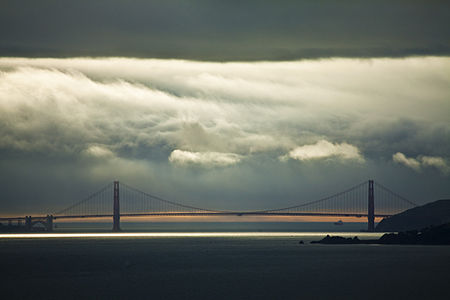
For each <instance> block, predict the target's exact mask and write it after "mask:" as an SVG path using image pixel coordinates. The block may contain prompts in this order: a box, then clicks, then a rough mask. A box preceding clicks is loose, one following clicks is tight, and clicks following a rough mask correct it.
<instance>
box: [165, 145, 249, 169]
mask: <svg viewBox="0 0 450 300" xmlns="http://www.w3.org/2000/svg"><path fill="white" fill-rule="evenodd" d="M241 158H242V157H241V156H240V155H237V154H234V153H220V152H190V151H183V150H179V149H176V150H174V151H172V153H171V154H170V156H169V161H170V162H171V163H173V164H177V165H182V166H187V165H197V166H204V167H225V166H231V165H235V164H237V163H238V162H239V161H240V160H241Z"/></svg>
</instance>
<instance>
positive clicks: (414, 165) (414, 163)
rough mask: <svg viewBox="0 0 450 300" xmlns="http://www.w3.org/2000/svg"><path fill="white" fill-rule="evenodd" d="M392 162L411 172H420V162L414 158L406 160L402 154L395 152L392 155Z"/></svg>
mask: <svg viewBox="0 0 450 300" xmlns="http://www.w3.org/2000/svg"><path fill="white" fill-rule="evenodd" d="M392 160H393V161H394V162H396V163H399V164H403V165H405V166H407V167H409V168H411V169H413V170H416V171H419V170H420V167H421V166H420V162H419V161H418V160H417V159H415V158H407V157H406V156H405V155H404V154H403V153H401V152H397V153H395V154H393V155H392Z"/></svg>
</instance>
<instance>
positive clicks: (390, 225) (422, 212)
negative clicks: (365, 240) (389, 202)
mask: <svg viewBox="0 0 450 300" xmlns="http://www.w3.org/2000/svg"><path fill="white" fill-rule="evenodd" d="M448 222H450V199H445V200H438V201H435V202H431V203H428V204H425V205H422V206H418V207H414V208H411V209H408V210H406V211H404V212H402V213H399V214H396V215H394V216H392V217H390V218H386V219H383V220H382V221H381V222H380V223H378V225H377V226H376V228H375V231H406V230H417V229H420V228H425V227H429V226H432V225H435V226H436V225H441V224H444V223H448Z"/></svg>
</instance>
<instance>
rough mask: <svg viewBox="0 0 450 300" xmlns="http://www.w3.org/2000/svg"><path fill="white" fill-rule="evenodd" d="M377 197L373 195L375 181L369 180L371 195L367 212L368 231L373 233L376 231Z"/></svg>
mask: <svg viewBox="0 0 450 300" xmlns="http://www.w3.org/2000/svg"><path fill="white" fill-rule="evenodd" d="M374 200H375V197H374V193H373V180H369V195H368V201H369V203H368V211H367V227H368V228H367V231H370V232H373V231H374V230H375V201H374Z"/></svg>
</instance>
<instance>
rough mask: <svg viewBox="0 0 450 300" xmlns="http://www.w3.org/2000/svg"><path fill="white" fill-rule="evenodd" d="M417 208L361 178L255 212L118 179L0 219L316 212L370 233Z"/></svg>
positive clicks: (48, 222)
mask: <svg viewBox="0 0 450 300" xmlns="http://www.w3.org/2000/svg"><path fill="white" fill-rule="evenodd" d="M414 206H416V204H415V203H413V202H411V201H409V200H408V199H406V198H404V197H402V196H400V195H398V194H397V193H395V192H393V191H391V190H390V189H388V188H387V187H385V186H383V185H381V184H379V183H377V182H374V181H373V180H368V181H364V182H362V183H360V184H357V185H355V186H353V187H351V188H349V189H346V190H344V191H342V192H339V193H336V194H333V195H331V196H328V197H325V198H321V199H317V200H314V201H308V202H303V203H300V204H298V205H294V206H289V207H282V208H275V209H263V210H253V211H239V210H233V211H231V210H215V209H207V208H200V207H195V206H191V205H185V204H182V203H178V202H174V201H170V200H167V199H164V198H161V197H159V196H155V195H152V194H150V193H147V192H144V191H141V190H139V189H136V188H134V187H131V186H129V185H127V184H124V183H119V181H114V182H111V183H109V184H107V185H106V186H104V187H102V188H101V189H99V190H98V191H96V192H95V193H93V194H91V195H89V196H88V197H86V198H84V199H82V200H81V201H78V202H75V203H73V204H72V205H70V206H69V207H66V208H64V209H61V210H59V211H56V212H54V213H52V214H48V215H46V216H25V217H6V218H0V222H2V221H8V222H9V224H11V222H13V221H17V222H18V223H20V224H21V223H22V222H24V223H25V228H26V229H27V230H29V231H31V230H32V229H33V226H35V225H37V224H41V225H43V226H44V228H45V229H46V230H47V231H52V230H53V221H54V220H63V219H89V218H96V219H98V218H112V220H113V231H120V218H121V217H144V216H147V217H151V216H232V215H236V216H318V217H367V224H368V231H374V229H375V218H380V217H381V218H386V217H390V216H392V215H394V214H397V213H399V212H402V211H404V210H406V209H409V208H412V207H414Z"/></svg>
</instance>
